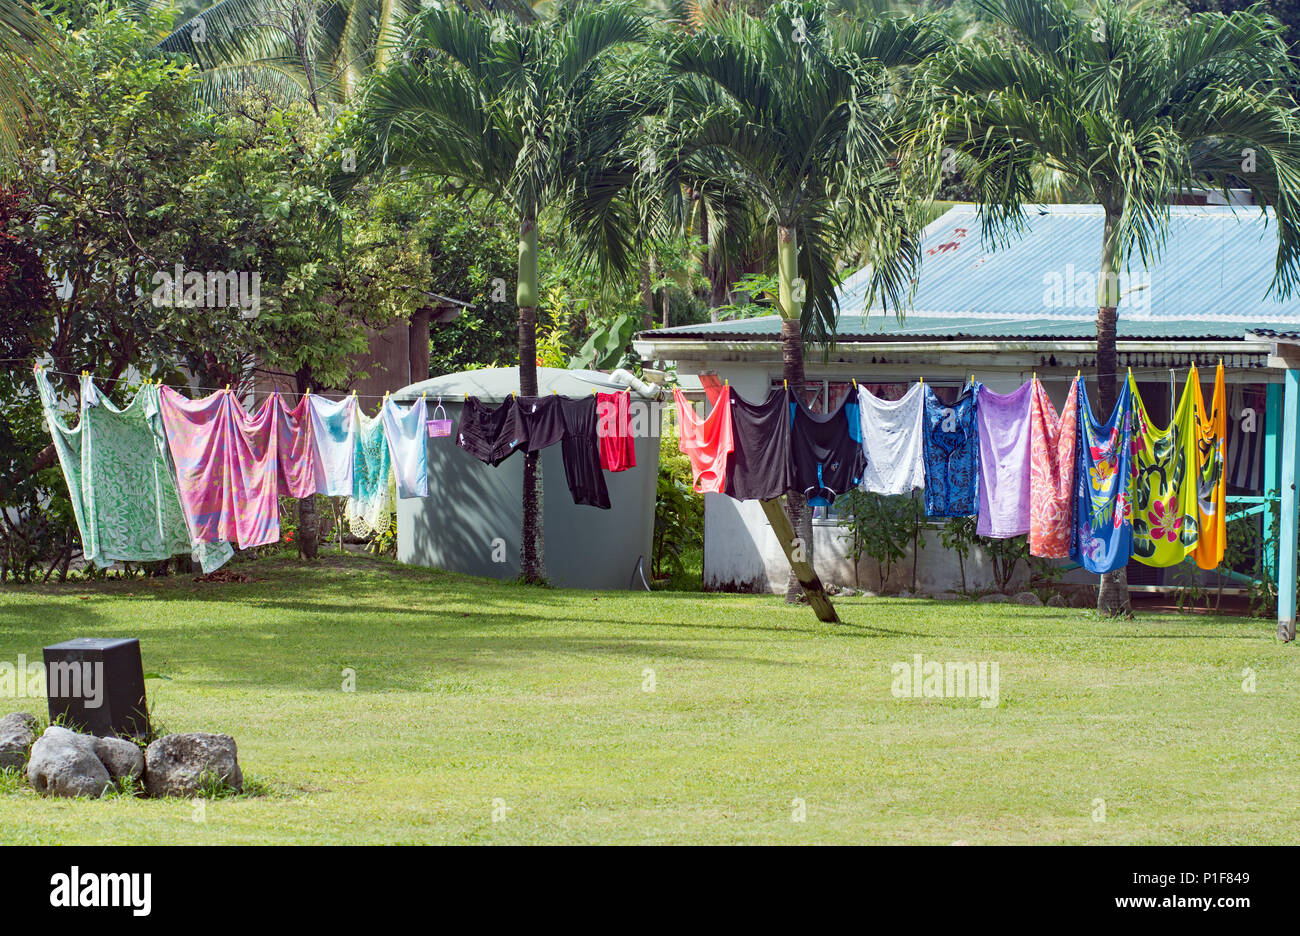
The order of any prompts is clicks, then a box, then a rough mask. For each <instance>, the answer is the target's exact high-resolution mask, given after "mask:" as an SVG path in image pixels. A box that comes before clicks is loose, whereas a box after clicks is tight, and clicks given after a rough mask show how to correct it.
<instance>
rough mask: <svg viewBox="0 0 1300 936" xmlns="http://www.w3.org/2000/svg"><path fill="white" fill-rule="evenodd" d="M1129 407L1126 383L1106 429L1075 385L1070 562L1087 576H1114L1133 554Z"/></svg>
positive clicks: (1130, 421)
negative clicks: (1076, 457)
mask: <svg viewBox="0 0 1300 936" xmlns="http://www.w3.org/2000/svg"><path fill="white" fill-rule="evenodd" d="M1133 468H1134V461H1133V408H1132V394H1131V393H1130V392H1129V381H1124V384H1123V389H1121V390H1120V394H1119V399H1118V400H1116V401H1115V412H1113V413H1111V416H1110V420H1109V421H1108V422H1107V423H1105V424H1104V425H1100V424H1098V422H1097V420H1096V418H1095V417H1094V416H1093V415H1092V406H1091V404H1090V403H1089V402H1088V392H1087V389H1086V388H1085V387H1084V386H1083V384H1082V383H1080V385H1079V469H1078V471H1077V472H1076V474H1077V476H1078V478H1077V480H1076V482H1075V484H1076V489H1075V490H1076V492H1077V496H1076V501H1075V505H1074V527H1073V529H1072V532H1071V535H1070V558H1071V559H1073V560H1074V561H1075V562H1077V563H1079V565H1081V566H1083V567H1084V568H1085V569H1087V570H1088V571H1089V572H1096V573H1105V572H1112V571H1114V570H1115V569H1118V568H1119V567H1120V566H1123V565H1126V564H1127V563H1128V561H1129V558H1130V557H1131V556H1132V555H1133V510H1132V504H1131V503H1130V501H1129V485H1130V483H1131V481H1132V477H1133Z"/></svg>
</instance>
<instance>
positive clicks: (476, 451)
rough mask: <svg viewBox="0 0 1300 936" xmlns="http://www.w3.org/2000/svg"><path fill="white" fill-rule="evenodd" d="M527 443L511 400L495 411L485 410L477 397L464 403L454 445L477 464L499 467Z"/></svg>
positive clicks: (493, 409) (521, 420)
mask: <svg viewBox="0 0 1300 936" xmlns="http://www.w3.org/2000/svg"><path fill="white" fill-rule="evenodd" d="M527 442H528V433H527V432H526V431H525V429H524V423H523V419H522V417H521V415H520V412H519V405H518V401H517V400H516V399H515V398H514V397H510V398H509V399H508V400H506V401H505V402H504V403H502V404H501V405H500V406H497V407H490V406H487V405H485V404H484V403H482V402H481V401H480V400H479V399H478V398H477V397H470V398H469V399H468V400H466V401H465V406H464V408H463V409H462V410H461V415H460V426H459V428H458V431H457V433H456V444H457V445H458V446H460V447H461V448H463V449H464V450H465V451H467V452H469V453H470V454H471V455H473V456H474V457H475V458H477V459H478V460H479V461H483V462H487V463H488V464H489V465H499V464H501V463H502V462H503V461H505V460H506V459H507V458H509V457H510V456H511V455H513V454H514V453H515V452H516V451H518V450H520V449H523V448H526V447H527Z"/></svg>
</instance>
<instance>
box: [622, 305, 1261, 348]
mask: <svg viewBox="0 0 1300 936" xmlns="http://www.w3.org/2000/svg"><path fill="white" fill-rule="evenodd" d="M1179 326H1180V327H1177V328H1171V327H1170V324H1169V323H1168V322H1151V321H1137V322H1135V321H1132V320H1128V319H1120V321H1119V326H1118V330H1119V337H1120V338H1121V339H1126V340H1140V339H1150V340H1161V339H1168V340H1184V339H1195V338H1205V339H1224V338H1228V339H1238V338H1242V337H1244V336H1245V333H1246V330H1247V329H1246V328H1244V327H1243V326H1241V325H1237V324H1234V323H1230V322H1227V323H1216V322H1184V323H1179ZM641 334H642V336H643V337H644V338H647V339H649V340H659V339H683V340H696V341H710V340H711V341H762V340H767V341H772V340H775V339H777V338H779V337H780V335H781V319H780V317H779V316H776V315H768V316H763V317H761V318H749V319H737V320H735V321H730V322H714V323H706V324H703V325H679V326H677V327H675V328H663V329H658V330H656V331H649V332H642V333H641ZM1096 335H1097V323H1096V319H1095V318H1094V319H1090V320H1088V321H1081V320H1068V319H1067V320H1061V319H1050V318H1011V317H1002V318H948V317H944V316H938V315H926V314H922V313H919V312H912V313H910V314H909V315H907V316H906V317H905V318H904V319H903V321H902V322H899V321H897V320H896V318H895V316H894V314H893V313H892V312H890V313H888V314H885V313H882V312H875V313H873V314H871V315H870V316H868V317H866V318H865V319H864V317H863V316H861V315H851V314H850V315H841V316H840V323H839V329H838V332H837V340H839V341H929V340H934V341H947V340H965V339H969V338H978V339H982V340H985V341H1017V340H1019V341H1032V340H1035V339H1038V340H1050V339H1074V340H1081V341H1084V340H1090V339H1092V338H1095V337H1096Z"/></svg>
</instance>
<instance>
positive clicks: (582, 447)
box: [557, 396, 610, 510]
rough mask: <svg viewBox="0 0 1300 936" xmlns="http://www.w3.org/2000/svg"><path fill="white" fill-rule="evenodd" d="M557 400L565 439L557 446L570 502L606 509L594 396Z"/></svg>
mask: <svg viewBox="0 0 1300 936" xmlns="http://www.w3.org/2000/svg"><path fill="white" fill-rule="evenodd" d="M557 399H558V400H559V401H560V412H561V414H562V415H563V417H564V440H563V443H562V444H561V447H560V453H561V455H562V457H563V458H564V479H565V481H567V482H568V484H569V493H570V494H571V495H572V496H573V502H574V503H575V504H580V505H585V506H587V507H600V508H601V509H603V510H608V509H609V506H610V504H609V489H608V488H607V487H606V486H605V475H604V474H603V473H602V472H601V470H600V440H599V439H598V438H597V437H596V423H597V421H598V420H597V418H596V405H597V400H596V397H594V396H589V397H583V398H581V399H577V400H570V399H568V398H566V397H557Z"/></svg>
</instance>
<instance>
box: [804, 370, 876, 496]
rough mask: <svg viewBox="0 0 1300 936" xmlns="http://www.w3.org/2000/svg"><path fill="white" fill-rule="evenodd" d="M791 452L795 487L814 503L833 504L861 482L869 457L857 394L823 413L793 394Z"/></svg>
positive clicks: (847, 397)
mask: <svg viewBox="0 0 1300 936" xmlns="http://www.w3.org/2000/svg"><path fill="white" fill-rule="evenodd" d="M790 454H791V460H792V461H793V462H794V475H795V479H794V487H795V490H799V491H802V492H803V493H804V496H805V497H807V499H808V504H809V505H810V506H812V507H829V506H831V505H832V504H833V503H835V498H837V497H839V496H840V495H841V494H844V493H846V492H848V491H851V490H853V488H855V487H857V486H858V485H859V484H861V483H862V472H863V469H864V468H865V467H866V461H867V458H866V455H865V454H863V451H862V419H861V417H860V416H859V415H858V400H857V397H855V396H852V395H849V396H846V397H845V398H844V400H843V402H842V403H840V405H839V407H838V408H837V409H836V410H835V412H833V413H827V414H826V415H824V416H823V415H819V414H817V413H814V412H813V411H812V410H810V409H809V408H808V407H807V406H805V405H804V402H803V401H802V400H800V399H798V398H796V397H795V396H794V395H793V394H791V396H790Z"/></svg>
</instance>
